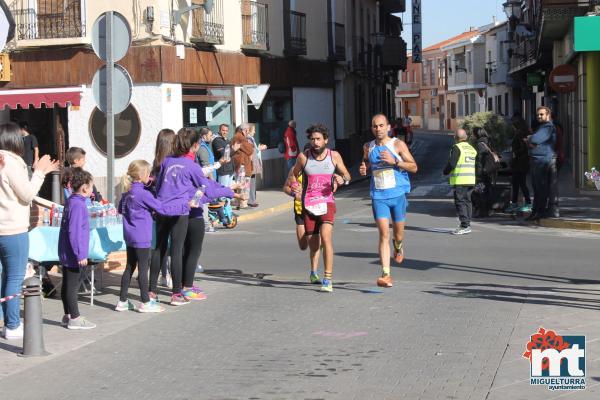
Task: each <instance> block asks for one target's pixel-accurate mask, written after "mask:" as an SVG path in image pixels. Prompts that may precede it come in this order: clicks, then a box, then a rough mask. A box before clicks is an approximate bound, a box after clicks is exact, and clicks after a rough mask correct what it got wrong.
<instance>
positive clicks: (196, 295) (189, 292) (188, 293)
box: [181, 288, 206, 300]
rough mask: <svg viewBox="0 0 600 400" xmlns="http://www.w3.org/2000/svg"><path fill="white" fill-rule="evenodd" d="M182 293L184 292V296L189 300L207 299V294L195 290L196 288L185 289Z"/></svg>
mask: <svg viewBox="0 0 600 400" xmlns="http://www.w3.org/2000/svg"><path fill="white" fill-rule="evenodd" d="M181 294H183V296H184V297H185V298H186V299H189V300H205V299H206V295H205V294H204V293H202V292H195V291H194V288H190V289H183V291H182V292H181Z"/></svg>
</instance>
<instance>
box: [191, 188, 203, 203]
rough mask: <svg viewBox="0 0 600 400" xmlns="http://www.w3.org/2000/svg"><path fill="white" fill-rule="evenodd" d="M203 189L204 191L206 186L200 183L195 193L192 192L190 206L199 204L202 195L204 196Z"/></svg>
mask: <svg viewBox="0 0 600 400" xmlns="http://www.w3.org/2000/svg"><path fill="white" fill-rule="evenodd" d="M205 191H206V186H204V185H202V186H201V187H200V188H199V189H198V190H196V193H195V194H194V197H193V198H192V206H194V207H199V206H200V200H201V199H202V196H204V192H205Z"/></svg>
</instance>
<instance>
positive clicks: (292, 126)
mask: <svg viewBox="0 0 600 400" xmlns="http://www.w3.org/2000/svg"><path fill="white" fill-rule="evenodd" d="M283 143H284V144H285V153H283V157H284V158H285V162H286V170H285V172H286V175H287V173H288V171H289V170H290V169H291V168H292V167H293V166H294V165H295V164H296V158H298V138H297V137H296V121H294V120H291V121H290V122H288V127H287V129H286V130H285V133H284V134H283Z"/></svg>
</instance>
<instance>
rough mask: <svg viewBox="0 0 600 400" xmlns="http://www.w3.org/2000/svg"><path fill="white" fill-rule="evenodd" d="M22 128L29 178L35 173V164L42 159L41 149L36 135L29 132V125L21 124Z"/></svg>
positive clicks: (24, 154) (22, 122)
mask: <svg viewBox="0 0 600 400" xmlns="http://www.w3.org/2000/svg"><path fill="white" fill-rule="evenodd" d="M19 127H20V128H21V135H22V136H23V160H24V161H25V164H27V170H28V172H29V177H30V178H31V174H32V171H33V168H32V167H33V164H35V163H36V162H37V161H38V160H39V158H40V149H39V146H38V140H37V138H36V137H35V135H33V134H31V133H30V132H29V124H28V123H27V122H25V121H21V122H20V123H19Z"/></svg>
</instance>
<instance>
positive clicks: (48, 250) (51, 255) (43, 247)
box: [29, 224, 126, 305]
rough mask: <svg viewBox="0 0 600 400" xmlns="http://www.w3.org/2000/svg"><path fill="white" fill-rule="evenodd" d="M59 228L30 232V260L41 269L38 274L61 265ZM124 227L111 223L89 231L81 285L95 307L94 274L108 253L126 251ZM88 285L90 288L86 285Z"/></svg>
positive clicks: (40, 228)
mask: <svg viewBox="0 0 600 400" xmlns="http://www.w3.org/2000/svg"><path fill="white" fill-rule="evenodd" d="M59 231H60V227H57V226H39V227H36V228H34V229H32V230H31V231H30V232H29V260H30V261H31V262H33V263H34V264H37V265H38V266H39V267H40V274H42V273H43V272H44V271H45V269H46V268H51V267H52V266H54V265H58V266H60V261H59V259H58V234H59ZM125 248H126V247H125V240H124V239H123V225H122V224H114V225H108V226H105V227H99V228H94V229H91V230H90V250H89V256H88V260H89V263H88V266H87V267H84V268H82V274H81V281H80V283H81V285H82V286H83V289H84V290H85V292H86V293H87V292H89V293H90V304H91V305H94V290H95V287H94V272H95V270H96V267H97V265H98V264H100V263H104V262H106V260H107V257H108V255H109V254H110V253H112V252H115V251H122V250H125ZM88 285H89V289H88V287H87V286H88ZM100 288H102V269H101V270H100Z"/></svg>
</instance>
